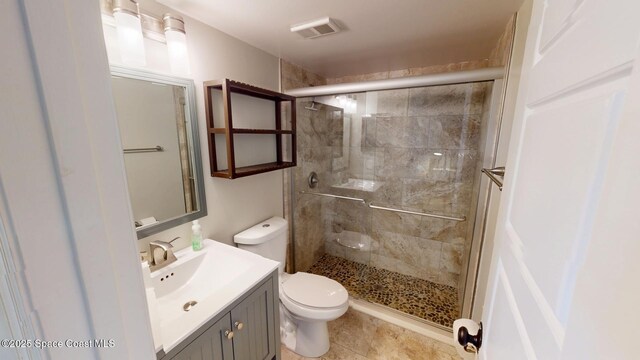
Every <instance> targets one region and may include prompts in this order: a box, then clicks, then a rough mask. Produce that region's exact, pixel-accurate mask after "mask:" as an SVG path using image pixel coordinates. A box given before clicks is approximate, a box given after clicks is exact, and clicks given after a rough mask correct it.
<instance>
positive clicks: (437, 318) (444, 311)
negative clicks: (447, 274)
mask: <svg viewBox="0 0 640 360" xmlns="http://www.w3.org/2000/svg"><path fill="white" fill-rule="evenodd" d="M308 272H310V273H312V274H318V275H323V276H326V277H328V278H331V279H333V280H335V281H337V282H339V283H341V284H342V286H344V287H345V288H346V289H347V291H349V295H351V296H353V297H355V298H359V299H363V300H367V301H370V302H373V303H377V304H381V305H385V306H388V307H390V308H393V309H396V310H400V311H402V312H404V313H406V314H409V315H413V316H416V317H419V318H421V319H424V320H427V321H431V322H434V323H436V324H440V325H444V326H446V327H451V326H453V321H454V320H455V319H457V318H458V317H459V314H460V310H459V308H458V291H457V290H456V288H454V287H451V286H447V285H441V284H436V283H433V282H431V281H428V280H422V279H418V278H415V277H413V276H408V275H403V274H399V273H396V272H393V271H388V270H384V269H379V268H376V267H373V266H367V265H364V264H360V263H356V262H353V261H349V260H346V259H343V258H340V257H336V256H331V255H328V254H325V255H323V256H322V257H321V258H320V259H319V260H318V261H317V262H316V263H315V264H313V266H311V268H310V269H309V270H308Z"/></svg>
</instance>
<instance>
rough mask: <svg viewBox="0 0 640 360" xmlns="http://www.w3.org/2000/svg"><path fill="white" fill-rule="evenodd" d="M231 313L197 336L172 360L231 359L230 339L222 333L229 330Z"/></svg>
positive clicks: (231, 347)
mask: <svg viewBox="0 0 640 360" xmlns="http://www.w3.org/2000/svg"><path fill="white" fill-rule="evenodd" d="M230 323H231V315H230V314H227V315H225V316H224V317H223V318H222V319H220V320H218V322H216V323H215V324H213V325H212V326H211V327H210V328H209V329H207V331H205V332H204V333H203V334H202V335H200V336H198V337H197V338H196V339H195V340H193V342H191V343H190V344H189V345H188V346H187V347H186V348H184V349H183V350H182V351H180V352H179V353H178V354H177V355H176V356H174V357H173V358H172V359H173V360H233V359H234V357H233V344H232V342H231V341H232V340H228V339H227V338H226V337H225V335H224V333H225V331H230V328H231V326H230Z"/></svg>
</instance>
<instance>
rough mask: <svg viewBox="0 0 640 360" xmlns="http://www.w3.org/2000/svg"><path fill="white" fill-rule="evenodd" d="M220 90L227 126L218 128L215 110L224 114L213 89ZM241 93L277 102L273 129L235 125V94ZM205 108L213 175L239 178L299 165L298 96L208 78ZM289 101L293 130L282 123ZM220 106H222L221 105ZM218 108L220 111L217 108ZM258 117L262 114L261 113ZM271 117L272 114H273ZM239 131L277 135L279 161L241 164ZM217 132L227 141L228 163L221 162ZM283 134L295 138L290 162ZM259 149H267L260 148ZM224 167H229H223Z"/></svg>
mask: <svg viewBox="0 0 640 360" xmlns="http://www.w3.org/2000/svg"><path fill="white" fill-rule="evenodd" d="M214 89H215V90H220V91H221V92H222V108H223V109H221V110H222V114H223V116H224V127H215V122H214V113H220V111H219V110H220V109H214V106H215V104H214V101H213V100H212V90H214ZM233 93H237V94H241V95H246V96H250V97H254V98H259V99H262V100H268V101H273V102H274V108H275V114H274V115H275V117H274V119H275V120H274V128H273V129H259V128H256V129H254V128H236V127H234V125H233V118H234V114H233V111H232V108H233V107H232V101H231V97H232V96H231V94H233ZM204 94H205V108H206V116H207V129H208V134H207V138H208V141H209V162H210V164H211V176H213V177H221V178H227V179H235V178H239V177H244V176H250V175H255V174H260V173H264V172H268V171H274V170H279V169H284V168H288V167H293V166H296V98H295V97H293V96H289V95H286V94H281V93H278V92H275V91H271V90H267V89H262V88H259V87H255V86H252V85H248V84H244V83H241V82H237V81H233V80H229V79H223V80H218V81H206V82H205V83H204ZM283 103H289V104H290V105H289V109H290V111H289V112H290V116H291V125H290V129H283V124H282V115H283V114H282V105H283ZM218 106H220V105H218ZM216 110H218V111H216ZM257 116H260V114H258V115H257ZM270 116H271V115H270ZM236 134H248V135H250V134H255V135H274V136H275V144H276V146H275V149H273V151H274V153H275V159H276V161H275V162H267V163H262V164H253V165H250V166H240V167H237V166H236V164H237V161H236V160H237V159H236V148H235V142H234V135H236ZM216 135H224V138H225V142H226V161H227V164H226V166H225V165H224V164H223V166H221V165H220V164H218V158H217V154H216ZM283 136H290V138H291V140H290V143H291V155H290V156H291V159H290V161H286V160H284V159H283ZM256 151H264V149H256ZM221 167H225V168H224V169H221Z"/></svg>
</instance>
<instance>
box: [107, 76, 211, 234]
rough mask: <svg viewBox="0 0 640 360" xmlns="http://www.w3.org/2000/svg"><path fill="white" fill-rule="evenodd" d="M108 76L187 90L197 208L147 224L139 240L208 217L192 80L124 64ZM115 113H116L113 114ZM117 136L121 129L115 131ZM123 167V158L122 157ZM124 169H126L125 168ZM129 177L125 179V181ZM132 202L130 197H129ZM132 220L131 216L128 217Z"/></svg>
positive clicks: (190, 149)
mask: <svg viewBox="0 0 640 360" xmlns="http://www.w3.org/2000/svg"><path fill="white" fill-rule="evenodd" d="M110 70H111V75H112V76H118V77H122V78H129V79H134V80H142V81H150V82H155V83H160V84H167V85H174V86H180V87H184V88H185V89H186V92H185V96H186V101H185V106H186V109H185V112H184V113H185V115H186V116H187V119H185V120H186V121H187V122H188V123H189V125H190V126H187V129H188V135H189V136H190V138H191V144H190V146H189V153H190V154H191V159H192V163H193V164H192V165H193V167H194V175H195V177H196V178H195V184H196V187H197V189H196V190H197V191H196V193H197V194H198V210H197V211H194V212H192V213H189V214H184V215H179V216H176V217H173V218H169V219H166V220H163V221H159V222H158V223H157V224H153V225H149V226H147V227H144V228H143V229H140V230H136V233H137V235H138V240H140V239H142V238H146V237H149V236H151V235H154V234H157V233H159V232H161V231H164V230H167V229H170V228H173V227H176V226H178V225H182V224H186V223H188V222H191V221H193V220H196V219H200V218H202V217H205V216H207V198H206V195H205V190H204V175H203V169H202V152H201V149H200V135H199V132H198V113H197V111H196V109H197V108H196V90H195V89H196V88H195V84H194V82H193V80H191V79H186V78H180V77H175V76H170V75H164V74H158V73H155V72H151V71H146V70H141V69H132V68H128V67H123V66H117V65H111V66H110ZM114 109H115V107H114ZM116 116H117V114H116ZM118 136H120V132H119V131H118ZM121 143H122V142H121ZM123 166H124V158H123ZM125 172H126V170H125ZM128 181H129V179H127V182H128ZM129 203H131V198H129ZM131 221H132V223H133V221H134V219H131Z"/></svg>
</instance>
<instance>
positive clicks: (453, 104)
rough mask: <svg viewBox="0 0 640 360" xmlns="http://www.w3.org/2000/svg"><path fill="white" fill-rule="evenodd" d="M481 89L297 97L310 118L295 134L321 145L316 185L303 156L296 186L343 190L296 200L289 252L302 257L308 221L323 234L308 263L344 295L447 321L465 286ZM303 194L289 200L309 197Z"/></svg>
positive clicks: (309, 153)
mask: <svg viewBox="0 0 640 360" xmlns="http://www.w3.org/2000/svg"><path fill="white" fill-rule="evenodd" d="M489 89H490V84H489V83H469V84H459V85H446V86H431V87H423V88H412V89H398V90H385V91H373V92H366V93H357V94H348V95H338V96H326V97H317V98H315V99H305V100H306V102H305V101H302V103H301V102H300V100H299V101H298V108H299V109H300V110H299V111H298V114H299V119H300V118H304V117H305V116H308V117H309V120H308V121H306V120H303V122H305V124H304V125H301V126H300V127H299V132H300V133H301V134H300V135H301V136H302V137H303V139H300V137H299V139H300V140H301V141H303V142H306V143H308V144H319V143H322V144H323V146H327V148H326V149H325V150H323V154H324V155H323V159H326V162H325V163H323V166H324V167H320V169H321V170H320V173H318V176H319V179H320V181H319V186H318V188H317V189H308V186H307V185H306V179H304V176H306V175H307V174H308V172H309V171H310V170H311V168H310V166H312V165H313V166H316V164H315V163H313V162H312V163H307V161H306V160H303V161H302V166H301V167H300V168H301V169H300V171H298V170H297V171H298V172H297V174H299V176H300V178H299V179H298V178H296V181H295V185H296V190H300V189H306V191H315V192H320V193H325V194H330V195H337V196H342V197H348V198H351V200H349V199H344V198H340V199H338V198H328V197H327V198H323V199H322V200H318V201H320V202H321V203H322V206H320V207H317V208H316V210H317V211H314V212H311V211H308V210H305V208H304V207H298V206H296V208H295V213H296V214H298V213H300V214H298V215H297V216H298V218H297V219H296V223H295V224H296V228H297V230H296V256H309V253H307V251H308V248H307V247H305V245H301V244H298V242H299V240H298V239H299V237H305V236H309V232H308V231H307V230H301V231H298V229H300V226H301V222H302V223H304V222H306V221H310V220H309V219H310V218H314V219H315V220H313V221H317V222H319V223H321V224H322V229H323V231H324V233H323V235H322V236H324V240H325V241H324V248H323V249H320V247H318V252H317V255H316V256H314V261H312V263H313V264H312V266H310V267H309V268H307V269H309V271H311V272H315V273H318V274H321V275H325V276H328V277H331V278H334V279H335V280H337V281H339V282H341V283H342V284H343V285H344V286H345V287H346V288H347V289H348V290H349V292H350V295H351V296H354V297H357V298H361V299H364V300H367V301H370V302H372V303H376V304H380V305H384V306H387V307H389V308H390V309H394V310H397V311H400V312H402V313H404V314H406V315H408V316H411V317H414V318H416V319H418V320H423V321H427V322H429V323H431V324H435V325H438V326H441V327H450V326H451V325H452V323H453V320H454V319H456V318H458V317H460V312H461V307H462V306H461V305H462V304H461V299H462V298H463V293H464V290H465V286H466V284H465V280H466V272H467V264H468V260H469V254H470V248H471V241H472V239H473V225H474V219H475V212H476V204H477V200H478V193H479V190H478V189H479V182H480V180H479V179H480V171H479V170H480V165H481V160H482V158H483V151H484V144H485V138H486V123H487V121H486V120H487V118H488V114H489V106H486V103H487V100H488V96H485V95H486V94H487V93H488V92H489V91H488V90H489ZM312 100H315V101H312ZM314 104H315V105H314ZM311 105H313V106H311ZM305 107H306V108H309V107H311V108H322V109H325V111H326V113H322V110H319V111H315V115H314V114H310V113H312V112H313V110H308V109H305ZM305 112H306V114H305ZM323 119H324V121H323ZM325 126H326V128H325ZM303 127H306V128H303ZM300 140H299V141H300ZM314 154H315V153H314V152H313V150H309V149H302V150H301V152H300V153H299V156H302V158H304V159H315V158H316V157H317V156H316V155H314ZM329 154H330V155H329ZM304 196H306V198H305V199H304V200H301V199H302V198H301V197H300V195H299V196H298V197H299V198H298V199H297V201H312V200H311V199H309V197H312V196H313V197H318V196H314V195H304ZM353 198H355V199H361V201H357V200H353ZM302 226H303V227H304V226H305V225H302ZM301 253H302V254H304V253H306V255H300V254H301ZM320 253H322V255H320ZM297 265H298V264H297ZM296 268H297V270H299V271H305V268H304V267H300V266H296Z"/></svg>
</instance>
